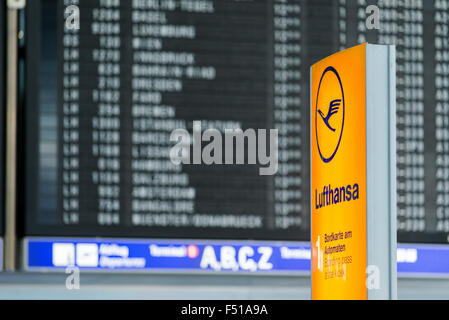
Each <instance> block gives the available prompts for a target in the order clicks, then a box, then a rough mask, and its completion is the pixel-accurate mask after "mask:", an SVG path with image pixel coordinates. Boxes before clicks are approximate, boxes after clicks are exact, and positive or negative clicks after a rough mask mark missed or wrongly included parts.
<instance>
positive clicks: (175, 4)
mask: <svg viewBox="0 0 449 320" xmlns="http://www.w3.org/2000/svg"><path fill="white" fill-rule="evenodd" d="M373 3H377V4H378V6H379V8H380V13H381V24H380V30H369V31H367V30H366V26H365V19H366V13H365V9H366V7H367V6H368V5H369V4H371V2H369V1H364V0H313V1H312V0H310V1H308V0H257V1H256V0H253V1H238V0H216V1H209V0H164V1H157V0H146V1H144V0H70V1H69V0H35V1H29V2H28V4H27V12H26V27H27V32H26V36H27V50H26V54H27V57H26V63H27V72H26V87H27V91H26V92H27V100H26V101H27V103H26V117H27V120H26V121H27V122H26V130H27V131H26V150H27V154H26V173H25V176H26V181H25V185H26V192H25V199H26V202H25V203H26V210H25V220H26V228H25V232H26V235H50V236H51V235H55V236H104V237H105V236H126V237H147V238H151V237H164V238H195V239H196V238H201V239H208V238H219V239H260V240H308V238H309V233H310V231H309V224H310V219H309V214H310V213H309V212H310V208H309V206H310V203H309V202H310V201H309V199H310V192H309V179H310V175H309V148H310V145H309V117H310V114H309V111H308V109H309V67H310V65H312V64H313V63H314V62H316V61H318V60H320V59H322V58H324V57H326V56H328V55H330V54H331V53H334V52H336V51H338V50H340V49H343V48H347V47H350V46H353V45H356V44H358V43H362V42H365V41H368V42H370V43H381V44H396V45H397V54H398V55H397V64H398V66H397V68H398V81H397V82H398V87H397V98H398V101H397V103H398V133H397V134H398V153H397V155H398V229H399V240H400V241H411V242H446V241H447V240H448V239H447V235H448V234H449V192H447V191H448V190H449V97H448V92H449V90H448V89H449V85H448V83H449V77H448V74H449V70H448V68H449V48H448V44H449V35H448V29H447V28H448V14H449V11H448V10H449V8H448V7H449V0H440V1H437V0H435V1H424V0H411V1H378V2H376V1H374V2H373ZM72 4H73V5H77V6H78V7H79V9H80V17H81V20H80V29H79V30H69V29H68V28H67V26H66V23H65V22H66V21H65V17H66V15H65V13H64V12H65V9H66V7H68V6H69V5H72ZM193 121H201V124H202V129H203V131H204V130H206V129H210V128H215V129H219V130H220V131H224V130H225V129H242V130H246V129H251V128H252V129H256V130H257V129H268V130H269V129H278V130H279V146H278V147H279V168H278V172H277V174H276V175H274V176H261V175H260V174H259V169H260V166H259V165H211V166H207V165H182V166H175V165H173V164H172V163H171V161H170V158H169V154H170V149H171V147H172V146H173V145H174V143H173V142H171V141H170V134H171V132H172V131H173V130H175V129H180V128H182V129H186V130H187V131H189V132H192V127H193Z"/></svg>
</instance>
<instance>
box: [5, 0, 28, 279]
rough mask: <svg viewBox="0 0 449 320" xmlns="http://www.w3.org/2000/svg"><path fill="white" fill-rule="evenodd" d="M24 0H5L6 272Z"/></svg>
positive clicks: (11, 248) (12, 242)
mask: <svg viewBox="0 0 449 320" xmlns="http://www.w3.org/2000/svg"><path fill="white" fill-rule="evenodd" d="M24 6H25V1H24V0H8V1H7V8H8V11H7V33H6V38H7V49H6V55H7V59H6V61H7V65H6V70H7V71H6V79H7V84H6V172H5V176H6V181H5V182H6V183H5V190H6V191H5V220H6V221H5V250H4V251H5V253H4V254H5V257H4V258H5V259H4V260H5V269H6V270H7V271H14V270H15V269H16V248H17V234H16V186H17V177H16V167H17V94H18V91H17V61H18V49H17V31H18V10H19V9H21V8H23V7H24Z"/></svg>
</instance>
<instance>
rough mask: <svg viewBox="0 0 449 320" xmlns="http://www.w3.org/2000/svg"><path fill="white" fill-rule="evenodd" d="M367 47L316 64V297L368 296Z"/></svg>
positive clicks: (313, 144)
mask: <svg viewBox="0 0 449 320" xmlns="http://www.w3.org/2000/svg"><path fill="white" fill-rule="evenodd" d="M365 50H366V45H360V46H357V47H355V48H351V49H348V50H345V51H342V52H340V53H337V54H335V55H333V56H330V57H328V58H326V59H324V60H322V61H321V62H319V63H317V64H315V65H313V66H312V68H311V83H312V87H311V201H312V210H311V211H312V218H311V219H312V298H313V299H366V298H367V290H366V285H365V283H366V274H365V272H366V267H367V240H366V237H367V233H366V108H365V106H366V92H365V90H366V87H365V83H366V78H365V77H366V74H365V61H366V60H365V58H366V57H365V52H366V51H365Z"/></svg>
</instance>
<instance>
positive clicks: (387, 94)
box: [366, 44, 397, 299]
mask: <svg viewBox="0 0 449 320" xmlns="http://www.w3.org/2000/svg"><path fill="white" fill-rule="evenodd" d="M366 131H367V132H366V139H367V141H366V150H367V164H366V165H367V220H366V221H367V265H368V266H376V267H377V268H378V270H379V284H380V286H379V289H376V290H368V299H396V298H397V264H396V260H397V259H396V247H397V231H396V230H397V229H396V208H397V204H396V203H397V202H396V48H395V47H394V46H383V45H370V44H367V47H366Z"/></svg>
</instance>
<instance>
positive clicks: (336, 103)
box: [318, 99, 341, 132]
mask: <svg viewBox="0 0 449 320" xmlns="http://www.w3.org/2000/svg"><path fill="white" fill-rule="evenodd" d="M340 104H341V99H337V100H333V101H331V103H330V104H329V110H328V111H327V116H325V115H324V113H323V112H322V111H321V110H318V113H319V114H320V116H321V118H322V119H323V121H324V124H325V125H326V126H327V127H328V128H329V129H330V130H332V132H335V129H334V128H332V127H331V125H330V124H329V120H330V119H331V118H332V116H333V115H335V114H337V113H338V110H339V109H340Z"/></svg>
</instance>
